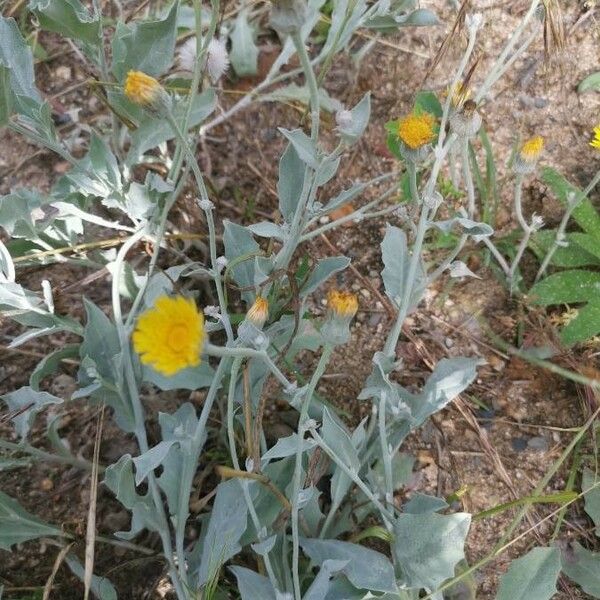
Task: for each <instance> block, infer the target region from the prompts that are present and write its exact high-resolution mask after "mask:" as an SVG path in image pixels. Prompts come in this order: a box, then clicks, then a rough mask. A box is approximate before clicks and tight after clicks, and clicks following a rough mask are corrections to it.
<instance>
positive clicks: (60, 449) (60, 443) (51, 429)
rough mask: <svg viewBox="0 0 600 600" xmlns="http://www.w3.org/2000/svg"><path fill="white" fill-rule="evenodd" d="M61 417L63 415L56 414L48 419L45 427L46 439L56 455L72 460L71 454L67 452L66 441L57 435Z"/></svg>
mask: <svg viewBox="0 0 600 600" xmlns="http://www.w3.org/2000/svg"><path fill="white" fill-rule="evenodd" d="M62 417H63V415H61V414H57V415H53V416H52V417H51V418H50V419H48V424H47V425H46V437H47V438H48V441H49V442H50V443H51V444H52V447H53V448H54V450H56V453H57V454H60V455H62V456H67V457H69V458H72V457H73V454H72V453H71V451H70V450H69V445H68V441H66V440H63V439H62V438H61V437H60V434H59V433H58V430H59V429H60V427H61V423H62Z"/></svg>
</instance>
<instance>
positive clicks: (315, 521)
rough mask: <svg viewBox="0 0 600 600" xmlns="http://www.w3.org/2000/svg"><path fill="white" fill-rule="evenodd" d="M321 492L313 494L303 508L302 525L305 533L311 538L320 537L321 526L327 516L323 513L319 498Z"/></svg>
mask: <svg viewBox="0 0 600 600" xmlns="http://www.w3.org/2000/svg"><path fill="white" fill-rule="evenodd" d="M320 497H321V492H319V491H317V492H316V493H314V494H311V496H310V498H309V499H308V502H307V503H306V504H305V505H304V506H303V507H302V516H301V519H302V523H303V529H302V530H303V531H304V532H305V533H306V534H307V535H310V536H313V537H318V535H319V533H320V531H321V530H320V525H321V524H322V523H323V521H324V519H325V515H324V514H323V512H322V511H321V506H320V502H319V498H320Z"/></svg>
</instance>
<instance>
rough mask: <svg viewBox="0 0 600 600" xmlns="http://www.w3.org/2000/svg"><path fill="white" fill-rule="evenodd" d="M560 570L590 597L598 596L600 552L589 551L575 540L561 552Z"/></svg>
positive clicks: (599, 589) (599, 593) (599, 588)
mask: <svg viewBox="0 0 600 600" xmlns="http://www.w3.org/2000/svg"><path fill="white" fill-rule="evenodd" d="M561 564H562V570H563V573H564V574H565V575H567V577H570V578H571V579H572V580H573V581H574V582H575V583H576V584H577V585H579V586H581V589H582V590H583V591H584V592H586V593H588V594H590V596H592V598H600V552H599V553H594V552H590V551H589V550H587V549H586V548H584V547H583V546H581V545H580V544H578V543H577V542H574V543H573V544H572V545H571V547H568V548H567V549H565V550H563V552H562V553H561Z"/></svg>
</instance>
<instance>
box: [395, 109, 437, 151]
mask: <svg viewBox="0 0 600 600" xmlns="http://www.w3.org/2000/svg"><path fill="white" fill-rule="evenodd" d="M434 125H435V117H434V116H433V115H430V114H429V113H426V112H424V113H421V114H419V115H417V114H414V113H411V114H410V115H407V116H406V117H404V118H402V119H400V120H399V121H398V137H399V138H400V140H402V143H403V144H404V145H405V146H407V147H408V148H410V149H411V150H418V149H419V148H422V147H423V146H426V145H427V144H430V143H431V142H432V141H433V139H434V138H435V129H434Z"/></svg>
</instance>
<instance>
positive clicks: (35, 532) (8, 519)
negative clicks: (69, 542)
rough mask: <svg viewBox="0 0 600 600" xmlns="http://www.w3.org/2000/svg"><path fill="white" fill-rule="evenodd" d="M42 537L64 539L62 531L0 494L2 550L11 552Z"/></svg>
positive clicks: (0, 544)
mask: <svg viewBox="0 0 600 600" xmlns="http://www.w3.org/2000/svg"><path fill="white" fill-rule="evenodd" d="M42 536H58V537H62V531H61V530H60V529H59V528H57V527H54V526H53V525H48V524H47V523H44V522H43V521H40V519H38V518H37V517H34V516H33V515H32V514H30V513H28V512H27V511H26V510H25V509H24V508H23V507H22V506H21V505H20V504H19V503H18V502H17V501H16V500H14V499H13V498H11V497H10V496H7V495H6V494H4V493H2V492H0V548H1V549H2V550H8V551H9V552H10V549H11V546H14V545H15V544H22V543H23V542H26V541H28V540H34V539H36V538H39V537H42Z"/></svg>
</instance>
